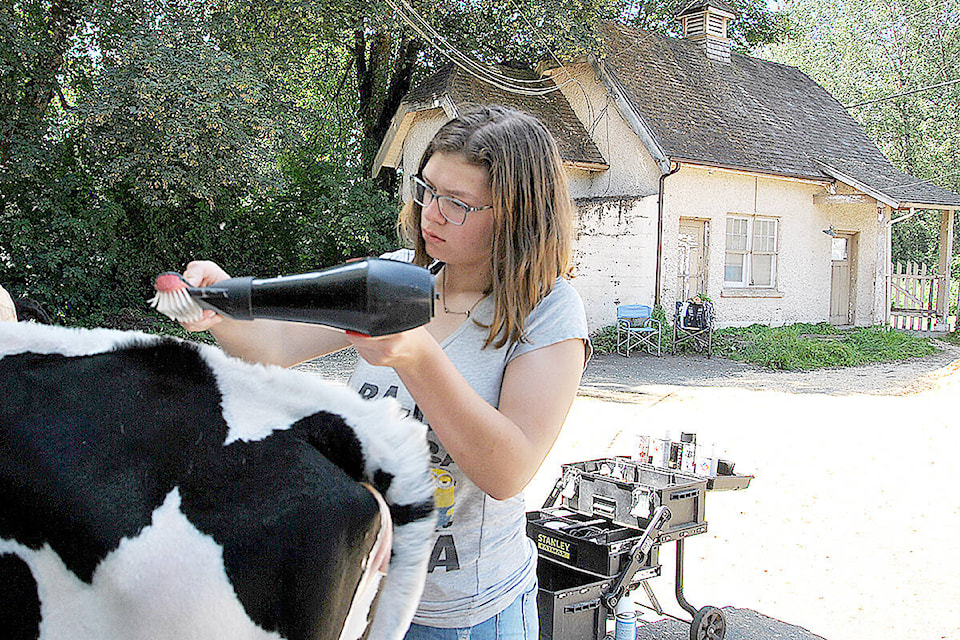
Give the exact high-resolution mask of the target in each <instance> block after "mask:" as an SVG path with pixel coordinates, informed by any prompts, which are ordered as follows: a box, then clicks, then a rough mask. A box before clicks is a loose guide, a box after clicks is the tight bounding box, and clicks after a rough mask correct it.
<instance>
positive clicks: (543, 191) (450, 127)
mask: <svg viewBox="0 0 960 640" xmlns="http://www.w3.org/2000/svg"><path fill="white" fill-rule="evenodd" d="M438 152H439V153H450V154H459V155H460V156H462V157H463V158H464V159H465V160H466V161H467V162H469V163H472V164H476V165H479V166H482V167H484V168H485V169H486V170H487V174H488V175H489V177H490V188H491V190H492V192H493V215H494V224H495V227H494V234H493V253H492V255H491V256H490V258H491V261H492V262H491V264H492V273H493V284H492V292H491V293H492V295H493V299H494V306H495V311H494V316H493V322H492V323H491V325H490V333H489V334H488V335H487V340H486V342H485V343H484V347H486V346H487V345H489V344H491V343H494V346H496V347H497V348H499V347H502V346H503V345H505V344H507V343H508V342H515V341H522V340H523V339H524V334H523V324H524V321H525V319H526V317H527V316H528V315H529V314H530V312H531V311H532V310H533V308H534V307H535V306H536V305H537V304H538V303H539V302H540V301H541V300H542V299H543V298H544V296H546V295H547V294H548V293H550V291H551V290H552V289H553V285H554V283H555V282H556V280H557V278H558V277H561V276H567V275H568V273H569V270H570V260H571V253H572V244H573V227H574V207H573V202H572V201H571V199H570V192H569V190H568V187H567V176H566V172H565V171H564V169H563V164H562V161H561V159H560V152H559V151H558V149H557V144H556V141H555V140H554V139H553V136H552V135H551V134H550V132H549V131H548V130H547V128H546V127H545V126H544V125H543V123H542V122H540V120H538V119H537V118H535V117H533V116H531V115H528V114H526V113H522V112H520V111H516V110H514V109H509V108H506V107H500V106H475V107H470V108H468V109H465V110H464V111H463V112H462V113H461V114H460V115H459V116H458V117H457V118H454V119H453V120H451V121H449V122H447V123H446V124H445V125H443V126H442V127H441V128H440V130H439V131H438V132H437V134H436V135H435V136H434V137H433V140H432V141H431V142H430V144H429V145H428V146H427V149H426V151H424V153H423V157H422V158H421V159H420V168H419V169H418V171H417V173H418V174H420V173H421V172H422V171H423V168H424V167H425V166H426V164H427V162H428V161H429V160H430V158H431V157H432V156H433V154H434V153H438ZM420 209H421V207H420V205H418V204H417V203H416V202H414V201H413V200H412V199H411V200H410V201H409V202H408V203H407V204H406V206H404V208H403V210H402V211H401V212H400V220H399V224H400V229H401V233H402V234H403V236H404V237H405V238H406V240H407V241H408V242H409V243H411V244H412V245H413V248H414V251H415V256H414V263H415V264H418V265H420V266H424V267H425V266H428V265H429V264H430V263H431V262H432V261H433V259H432V258H431V257H430V256H429V255H427V249H426V244H425V243H424V241H423V237H422V236H421V234H420Z"/></svg>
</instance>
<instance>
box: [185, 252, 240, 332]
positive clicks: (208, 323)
mask: <svg viewBox="0 0 960 640" xmlns="http://www.w3.org/2000/svg"><path fill="white" fill-rule="evenodd" d="M229 277H230V275H229V274H228V273H227V272H226V271H224V270H223V269H222V268H221V267H220V265H218V264H217V263H215V262H211V261H209V260H194V261H193V262H191V263H189V264H188V265H187V268H186V269H184V270H183V279H184V280H186V281H187V282H188V283H190V286H191V287H209V286H210V285H212V284H216V283H218V282H220V281H221V280H226V279H227V278H229ZM221 322H223V317H222V316H220V315H219V314H218V313H216V312H215V311H211V310H210V309H204V310H203V315H202V316H201V317H200V319H199V320H197V321H196V322H181V323H180V325H181V326H182V327H183V328H184V329H186V330H187V331H206V330H207V329H210V328H211V327H213V326H215V325H217V324H220V323H221Z"/></svg>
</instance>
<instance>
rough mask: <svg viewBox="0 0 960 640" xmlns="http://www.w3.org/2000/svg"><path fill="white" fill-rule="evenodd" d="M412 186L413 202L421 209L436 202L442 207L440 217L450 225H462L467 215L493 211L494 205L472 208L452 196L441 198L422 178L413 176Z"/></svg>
mask: <svg viewBox="0 0 960 640" xmlns="http://www.w3.org/2000/svg"><path fill="white" fill-rule="evenodd" d="M410 184H411V186H412V187H413V201H414V202H416V203H417V204H418V205H420V206H421V207H424V208H426V207H429V206H430V203H431V202H433V201H434V200H436V201H437V205H438V206H439V207H440V215H442V216H443V217H444V219H445V220H446V221H447V222H449V223H450V224H454V225H456V226H458V227H459V226H460V225H462V224H463V223H464V222H466V221H467V214H468V213H473V212H474V211H483V210H484V209H493V205H492V204H488V205H487V206H485V207H471V206H469V205H467V204H464V203H462V202H460V201H459V200H457V199H456V198H451V197H450V196H439V195H437V192H436V191H434V190H433V187H431V186H430V185H428V184H427V183H426V182H424V181H423V178H421V177H420V176H411V179H410Z"/></svg>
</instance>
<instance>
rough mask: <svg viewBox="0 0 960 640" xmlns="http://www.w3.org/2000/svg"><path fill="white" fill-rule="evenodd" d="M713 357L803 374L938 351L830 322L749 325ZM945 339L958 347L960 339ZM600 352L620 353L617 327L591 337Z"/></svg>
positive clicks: (913, 340)
mask: <svg viewBox="0 0 960 640" xmlns="http://www.w3.org/2000/svg"><path fill="white" fill-rule="evenodd" d="M663 327H664V328H663V349H664V351H665V352H669V351H670V348H671V344H672V343H671V340H672V337H673V336H672V334H673V332H672V329H671V327H670V325H669V324H667V323H664V325H663ZM713 335H714V343H713V344H714V354H716V355H719V356H723V357H725V358H730V359H731V360H740V361H742V362H750V363H753V364H756V365H760V366H762V367H767V368H769V369H785V370H790V371H801V370H810V369H820V368H823V367H854V366H858V365H864V364H870V363H872V362H891V361H895V360H905V359H907V358H916V357H920V356H925V355H929V354H931V353H934V352H935V351H937V348H936V347H935V346H933V344H932V342H931V341H930V339H929V338H920V337H917V336H915V335H913V334H912V333H908V332H906V331H899V330H896V329H888V328H884V327H859V328H856V329H837V328H836V327H833V326H831V325H829V324H827V323H820V324H793V325H789V326H785V327H767V326H764V325H758V324H755V325H751V326H749V327H743V328H730V329H718V330H717V331H715V332H714V334H713ZM949 336H950V337H948V338H947V340H951V341H955V342H956V343H958V344H960V337H955V336H954V334H949ZM591 340H592V341H593V347H594V350H595V351H596V352H597V353H613V352H615V351H616V344H617V328H616V327H615V326H613V325H611V326H608V327H604V328H602V329H600V330H598V331H596V332H595V333H594V334H593V335H591Z"/></svg>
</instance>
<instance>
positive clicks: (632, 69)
mask: <svg viewBox="0 0 960 640" xmlns="http://www.w3.org/2000/svg"><path fill="white" fill-rule="evenodd" d="M604 40H605V43H606V52H605V57H604V64H605V66H606V68H607V71H608V72H609V73H610V75H611V76H612V77H613V78H614V79H615V81H616V82H618V83H619V84H620V85H621V87H622V89H623V90H624V92H625V93H626V95H627V99H628V100H629V101H630V102H631V103H632V104H633V105H635V107H636V109H637V111H638V113H639V114H640V116H641V118H642V120H643V122H644V124H645V125H646V126H647V128H648V129H649V131H650V133H651V134H652V135H653V137H654V139H655V140H656V142H657V143H658V144H659V145H660V147H661V148H662V149H663V151H664V153H665V154H666V155H667V156H668V157H669V158H671V159H672V160H688V161H694V162H702V163H705V164H710V165H714V166H723V167H734V168H739V169H746V170H752V171H757V172H761V173H772V174H777V175H785V176H796V177H807V178H819V179H822V178H824V176H825V175H831V176H832V175H833V174H832V173H828V172H827V171H825V169H824V167H823V166H822V165H820V164H818V163H817V161H820V162H823V163H825V164H826V165H828V166H829V167H832V168H833V169H835V170H836V171H839V172H841V173H843V174H845V175H848V176H851V177H854V178H856V179H858V180H860V181H862V182H863V183H864V184H866V185H868V186H870V187H872V188H873V189H875V190H877V191H878V192H881V193H882V194H884V195H886V196H888V197H889V198H891V199H893V200H896V201H897V202H905V203H912V204H931V205H932V204H938V205H947V206H952V205H956V206H960V194H956V193H954V192H952V191H948V190H946V189H941V188H939V187H936V186H934V185H931V184H929V183H926V182H922V181H920V180H918V179H917V178H913V177H911V176H909V175H907V174H905V173H903V172H901V171H899V170H898V169H896V168H895V167H894V166H893V165H892V164H891V163H890V161H889V160H887V158H886V157H885V156H884V155H883V154H882V153H881V152H880V150H879V149H878V148H877V146H876V145H875V144H874V143H873V141H872V140H871V139H870V138H869V137H868V136H867V134H866V132H864V130H863V129H862V128H861V127H860V125H859V124H857V122H856V121H855V120H854V119H853V118H852V117H851V116H850V114H848V113H847V111H846V110H845V109H844V108H843V106H842V105H841V104H840V103H839V102H838V101H837V100H836V99H835V98H834V97H833V96H832V95H830V93H828V92H827V91H826V90H825V89H824V88H823V87H821V86H820V85H818V84H817V83H816V82H814V81H813V80H811V79H810V78H809V77H808V76H807V75H805V74H804V73H802V72H801V71H800V70H798V69H796V68H794V67H789V66H786V65H782V64H777V63H774V62H767V61H764V60H758V59H756V58H752V57H749V56H746V55H742V54H739V53H736V52H733V53H731V56H730V64H719V63H716V62H711V61H709V60H708V59H707V58H706V56H705V55H704V54H703V50H702V49H701V48H700V47H699V46H698V45H697V44H696V43H694V42H689V41H686V40H678V39H675V38H669V37H666V36H663V35H660V34H658V33H655V32H649V31H640V30H637V29H632V28H629V27H625V26H622V25H613V24H609V25H607V26H606V27H605V30H604ZM833 177H836V176H833Z"/></svg>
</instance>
